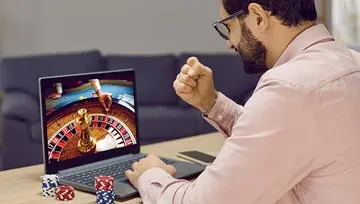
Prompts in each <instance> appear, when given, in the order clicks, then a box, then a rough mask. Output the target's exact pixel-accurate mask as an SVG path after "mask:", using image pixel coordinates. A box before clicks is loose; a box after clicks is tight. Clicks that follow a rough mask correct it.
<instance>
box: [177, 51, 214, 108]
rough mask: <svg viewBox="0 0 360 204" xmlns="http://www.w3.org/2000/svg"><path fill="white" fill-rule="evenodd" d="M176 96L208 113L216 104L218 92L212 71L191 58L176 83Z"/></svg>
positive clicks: (194, 58)
mask: <svg viewBox="0 0 360 204" xmlns="http://www.w3.org/2000/svg"><path fill="white" fill-rule="evenodd" d="M173 85H174V89H175V92H176V94H177V95H178V96H179V97H180V98H181V99H182V100H184V101H185V102H187V103H189V104H190V105H192V106H194V107H195V108H197V109H199V110H200V111H201V112H203V113H208V112H209V111H210V110H211V108H212V107H213V106H214V104H215V100H216V97H217V92H216V90H215V87H214V81H213V74H212V70H211V69H210V68H208V67H206V66H204V65H203V64H201V63H200V62H199V60H198V59H197V58H196V57H190V58H189V59H188V60H187V61H186V64H185V65H184V66H183V67H182V68H181V71H180V73H179V74H178V75H177V77H176V80H175V81H174V84H173Z"/></svg>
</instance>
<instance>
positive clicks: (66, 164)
mask: <svg viewBox="0 0 360 204" xmlns="http://www.w3.org/2000/svg"><path fill="white" fill-rule="evenodd" d="M109 74H124V75H132V78H133V89H134V90H133V93H134V105H135V107H134V110H135V131H136V144H134V145H131V146H129V147H123V148H119V149H113V150H108V151H105V152H98V153H96V154H92V155H88V156H82V157H77V158H73V159H69V160H65V161H59V162H57V163H50V162H49V155H48V151H47V149H48V138H47V128H46V127H47V125H46V122H47V121H46V106H45V97H46V96H45V88H46V87H45V85H46V84H47V83H49V81H53V80H59V81H60V80H67V81H68V80H71V79H76V78H79V77H82V78H84V79H82V80H86V79H90V78H94V77H96V78H102V77H104V76H106V75H109ZM136 91H137V90H136V76H135V71H134V69H126V70H112V71H100V72H91V73H81V74H71V75H61V76H50V77H41V78H39V99H40V107H41V108H40V117H41V130H42V131H41V134H42V143H43V162H44V165H45V173H46V174H55V173H57V172H59V171H60V170H64V169H69V168H72V167H78V166H81V165H85V164H89V163H94V162H97V161H102V160H106V159H110V158H114V157H119V156H123V155H126V154H136V153H139V152H140V135H139V128H138V126H139V125H138V124H139V123H138V103H137V94H136Z"/></svg>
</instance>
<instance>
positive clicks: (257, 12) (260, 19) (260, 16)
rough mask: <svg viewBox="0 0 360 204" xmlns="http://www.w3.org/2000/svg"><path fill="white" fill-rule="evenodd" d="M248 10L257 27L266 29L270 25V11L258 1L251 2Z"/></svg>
mask: <svg viewBox="0 0 360 204" xmlns="http://www.w3.org/2000/svg"><path fill="white" fill-rule="evenodd" d="M248 10H249V16H251V17H252V18H254V19H255V21H256V25H257V27H258V28H260V30H265V29H266V28H267V27H268V25H269V17H270V15H269V12H268V11H266V10H264V9H263V7H262V6H261V5H260V4H257V3H251V4H249V7H248Z"/></svg>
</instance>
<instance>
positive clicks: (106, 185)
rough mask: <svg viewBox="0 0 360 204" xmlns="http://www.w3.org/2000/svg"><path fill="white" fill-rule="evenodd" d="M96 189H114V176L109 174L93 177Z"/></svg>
mask: <svg viewBox="0 0 360 204" xmlns="http://www.w3.org/2000/svg"><path fill="white" fill-rule="evenodd" d="M94 187H95V189H96V190H112V189H114V178H113V177H111V176H97V177H95V185H94Z"/></svg>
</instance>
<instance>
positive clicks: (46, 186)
mask: <svg viewBox="0 0 360 204" xmlns="http://www.w3.org/2000/svg"><path fill="white" fill-rule="evenodd" d="M40 179H41V182H42V195H43V196H44V197H52V198H56V199H57V200H63V201H67V200H72V199H74V198H75V191H74V188H73V187H71V186H59V177H58V176H56V175H53V174H47V175H44V176H41V177H40Z"/></svg>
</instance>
